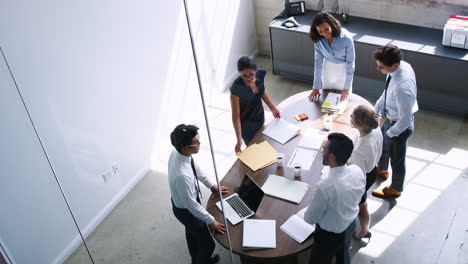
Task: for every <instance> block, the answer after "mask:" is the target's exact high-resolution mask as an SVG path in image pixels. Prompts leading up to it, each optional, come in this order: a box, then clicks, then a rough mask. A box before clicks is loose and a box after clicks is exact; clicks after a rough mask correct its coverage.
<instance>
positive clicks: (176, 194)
mask: <svg viewBox="0 0 468 264" xmlns="http://www.w3.org/2000/svg"><path fill="white" fill-rule="evenodd" d="M191 159H192V157H187V156H184V155H182V154H180V153H179V152H178V151H177V150H173V151H172V153H171V156H170V157H169V163H168V178H169V188H170V190H171V197H172V201H173V202H174V205H175V206H176V207H177V208H184V209H187V210H189V211H190V213H192V214H193V215H194V216H195V217H197V218H199V219H201V220H203V221H205V222H206V223H207V224H211V223H213V221H214V217H213V216H212V215H210V214H209V213H208V212H207V211H206V209H205V208H204V207H203V206H201V205H200V204H199V203H198V202H197V189H196V187H195V184H196V180H195V175H193V169H192V165H191ZM194 165H195V170H196V172H197V176H198V180H200V181H201V182H202V183H203V184H204V185H205V186H206V187H207V188H211V187H212V186H213V185H214V183H213V182H212V181H211V180H210V179H209V178H208V175H207V174H205V173H204V172H203V171H202V170H201V169H200V167H198V165H197V163H194Z"/></svg>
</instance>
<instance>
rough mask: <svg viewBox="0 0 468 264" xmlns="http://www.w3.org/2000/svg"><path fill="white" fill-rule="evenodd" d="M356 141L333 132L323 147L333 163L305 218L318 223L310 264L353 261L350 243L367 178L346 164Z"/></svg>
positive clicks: (326, 162)
mask: <svg viewBox="0 0 468 264" xmlns="http://www.w3.org/2000/svg"><path fill="white" fill-rule="evenodd" d="M352 152H353V142H352V141H351V139H349V138H348V137H347V136H345V135H343V134H341V133H331V134H329V135H328V140H327V141H326V142H325V144H324V146H323V149H322V156H323V165H328V166H330V173H329V175H328V177H327V178H326V179H324V180H323V181H321V182H319V183H318V184H317V185H316V187H315V189H314V193H313V196H312V201H311V203H310V205H309V207H308V208H307V210H306V212H305V216H304V220H305V221H306V222H307V223H309V224H317V225H316V229H315V232H314V243H313V244H312V253H311V255H310V263H315V264H317V263H320V264H322V263H323V264H325V263H326V264H328V263H330V262H331V261H332V259H333V256H336V263H337V264H341V263H347V264H348V263H351V262H350V256H349V246H350V243H351V237H352V234H353V232H354V228H355V223H354V219H355V218H356V216H357V215H358V212H359V202H360V201H361V197H362V195H363V194H364V189H365V187H366V177H365V175H364V173H363V172H362V170H361V169H360V168H359V167H358V166H356V165H349V166H346V161H348V159H349V157H350V156H351V153H352Z"/></svg>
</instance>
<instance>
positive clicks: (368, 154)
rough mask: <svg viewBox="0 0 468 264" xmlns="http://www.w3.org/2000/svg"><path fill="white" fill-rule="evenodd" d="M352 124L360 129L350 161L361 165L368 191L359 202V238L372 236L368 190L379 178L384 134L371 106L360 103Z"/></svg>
mask: <svg viewBox="0 0 468 264" xmlns="http://www.w3.org/2000/svg"><path fill="white" fill-rule="evenodd" d="M351 125H352V126H353V127H354V128H356V129H357V130H358V131H359V137H358V138H357V141H356V144H355V145H354V150H353V153H352V154H351V158H350V159H349V162H348V163H351V164H355V165H357V166H358V167H360V168H361V169H362V170H363V171H364V173H365V174H366V191H365V192H364V195H363V196H362V199H361V202H360V203H359V222H360V223H361V230H359V231H358V232H356V233H355V237H356V238H358V239H362V238H370V237H371V233H370V232H369V223H370V215H369V211H368V209H367V202H366V200H367V190H369V188H370V187H371V186H372V184H374V182H375V180H376V179H377V167H376V165H377V162H378V161H379V159H380V156H381V155H382V144H383V136H382V131H381V130H380V129H377V128H378V127H379V119H378V116H377V115H376V114H375V112H374V110H372V109H371V108H369V107H367V106H365V105H360V106H358V107H356V108H355V109H354V111H353V113H352V114H351Z"/></svg>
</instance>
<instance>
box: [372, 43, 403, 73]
mask: <svg viewBox="0 0 468 264" xmlns="http://www.w3.org/2000/svg"><path fill="white" fill-rule="evenodd" d="M374 59H376V60H378V61H380V62H382V63H383V65H385V66H387V67H392V66H393V64H395V63H400V61H401V51H400V49H399V48H398V47H397V46H395V45H392V44H387V45H385V46H382V47H380V48H378V49H377V50H376V51H375V52H374Z"/></svg>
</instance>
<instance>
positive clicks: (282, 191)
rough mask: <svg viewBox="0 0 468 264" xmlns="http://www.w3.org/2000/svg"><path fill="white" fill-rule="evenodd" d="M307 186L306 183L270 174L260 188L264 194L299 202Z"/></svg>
mask: <svg viewBox="0 0 468 264" xmlns="http://www.w3.org/2000/svg"><path fill="white" fill-rule="evenodd" d="M309 187H310V186H309V185H308V184H307V183H304V182H300V181H292V180H288V179H286V178H285V177H281V176H278V175H272V174H270V176H268V179H267V181H266V182H265V184H263V186H262V190H263V192H264V193H265V194H266V195H269V196H273V197H276V198H279V199H283V200H286V201H290V202H293V203H296V204H300V203H301V201H302V198H304V195H305V194H306V192H307V190H308V189H309Z"/></svg>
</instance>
